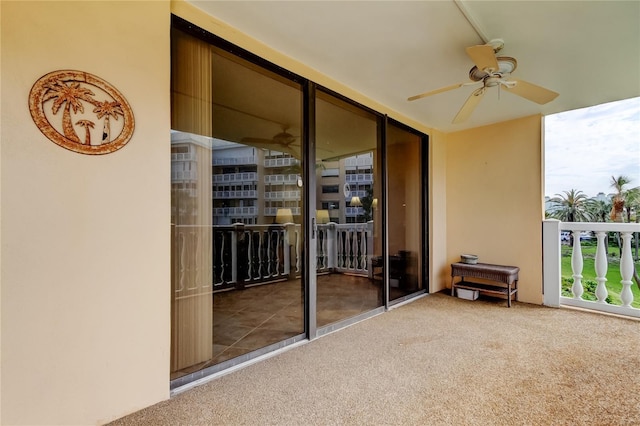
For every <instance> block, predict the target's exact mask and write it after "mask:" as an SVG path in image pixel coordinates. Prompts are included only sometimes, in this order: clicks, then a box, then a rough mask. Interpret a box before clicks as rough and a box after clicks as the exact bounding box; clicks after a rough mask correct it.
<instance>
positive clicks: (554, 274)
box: [543, 220, 640, 318]
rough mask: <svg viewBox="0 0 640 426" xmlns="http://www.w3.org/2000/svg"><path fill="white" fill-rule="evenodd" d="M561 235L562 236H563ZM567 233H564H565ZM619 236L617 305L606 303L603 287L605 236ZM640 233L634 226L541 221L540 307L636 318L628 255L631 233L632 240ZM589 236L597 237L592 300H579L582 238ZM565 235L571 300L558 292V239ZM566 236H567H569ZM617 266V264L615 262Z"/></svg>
mask: <svg viewBox="0 0 640 426" xmlns="http://www.w3.org/2000/svg"><path fill="white" fill-rule="evenodd" d="M563 232H564V233H563ZM567 232H568V233H567ZM611 232H612V233H617V234H618V235H619V238H620V241H621V244H622V250H621V256H620V259H619V269H620V276H621V278H622V279H621V281H620V285H621V291H620V300H621V304H620V305H613V304H609V303H607V301H606V299H607V297H608V296H609V293H610V288H608V286H607V271H608V269H609V266H610V265H609V260H608V258H607V244H608V242H607V240H608V233H611ZM638 232H640V224H638V223H594V222H559V221H557V220H545V221H544V222H543V258H544V278H543V279H544V304H545V305H548V306H556V307H558V306H561V305H567V306H575V307H580V308H584V309H590V310H595V311H602V312H608V313H614V314H619V315H626V316H631V317H636V318H640V309H638V308H636V307H633V306H632V304H633V303H634V294H633V291H632V288H633V286H634V285H635V284H634V282H633V281H632V280H633V272H634V259H633V253H632V240H633V238H634V237H633V235H634V233H635V235H636V238H637V236H638ZM591 233H593V234H594V235H595V237H596V238H597V245H596V250H595V256H594V260H593V262H594V269H595V272H596V277H595V280H596V282H597V287H596V289H595V296H596V299H597V300H595V301H589V300H585V299H584V298H583V294H584V286H583V278H584V277H583V275H582V273H583V269H584V260H585V259H584V256H583V254H582V250H583V244H585V243H584V241H583V239H584V238H585V236H586V235H590V234H591ZM563 235H564V236H567V237H566V238H568V240H569V241H570V244H572V251H571V274H572V277H573V284H572V287H571V293H572V296H571V297H567V296H563V295H562V292H561V285H562V278H561V272H562V271H561V270H562V263H561V261H562V252H561V244H562V238H563ZM569 236H570V237H569ZM609 250H610V251H613V250H616V251H617V250H618V247H617V246H616V247H609ZM616 263H617V262H616Z"/></svg>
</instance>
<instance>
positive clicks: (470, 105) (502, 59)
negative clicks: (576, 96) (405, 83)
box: [407, 39, 558, 124]
mask: <svg viewBox="0 0 640 426" xmlns="http://www.w3.org/2000/svg"><path fill="white" fill-rule="evenodd" d="M503 47H504V41H503V40H501V39H495V40H491V41H490V42H488V43H487V44H483V45H478V46H471V47H467V49H466V51H467V55H469V57H470V58H471V60H472V61H473V63H474V64H475V65H474V67H473V68H471V70H470V71H469V79H471V81H472V82H471V83H458V84H454V85H451V86H447V87H443V88H440V89H436V90H432V91H430V92H425V93H421V94H419V95H415V96H411V97H410V98H408V99H407V100H408V101H415V100H416V99H421V98H425V97H427V96H431V95H436V94H438V93H442V92H447V91H449V90H454V89H458V88H460V87H463V86H470V85H476V84H482V87H480V88H479V89H476V90H474V91H473V92H472V93H471V95H470V96H469V98H467V100H466V102H465V103H464V105H462V108H460V111H458V114H457V115H456V116H455V117H454V119H453V123H454V124H456V123H462V122H463V121H465V120H466V119H468V118H469V116H471V113H472V112H473V110H474V109H475V108H476V106H477V105H478V103H480V100H482V96H483V95H484V94H485V92H486V91H487V90H488V89H489V88H490V87H496V86H497V87H498V89H501V88H502V89H505V90H506V91H507V92H511V93H513V94H514V95H518V96H521V97H523V98H525V99H528V100H530V101H532V102H536V103H538V104H540V105H542V104H546V103H547V102H551V101H552V100H554V99H555V98H556V97H557V96H558V93H556V92H554V91H551V90H549V89H545V88H544V87H540V86H536V85H535V84H532V83H528V82H526V81H524V80H516V79H511V78H510V76H511V73H512V72H513V71H514V70H515V69H516V67H517V66H518V62H517V61H516V60H515V58H511V57H509V56H496V53H498V52H499V51H500V50H502V48H503Z"/></svg>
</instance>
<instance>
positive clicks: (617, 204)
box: [610, 175, 631, 222]
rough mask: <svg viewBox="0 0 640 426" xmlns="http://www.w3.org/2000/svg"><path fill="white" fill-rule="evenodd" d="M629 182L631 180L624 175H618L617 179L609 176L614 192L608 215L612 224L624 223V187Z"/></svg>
mask: <svg viewBox="0 0 640 426" xmlns="http://www.w3.org/2000/svg"><path fill="white" fill-rule="evenodd" d="M630 182H631V179H630V178H629V177H627V176H624V175H620V176H618V177H614V176H611V187H612V188H615V190H616V194H615V195H614V196H613V206H612V207H611V215H610V217H611V220H612V221H614V222H624V215H623V213H624V203H625V191H624V186H625V185H627V184H628V183H630Z"/></svg>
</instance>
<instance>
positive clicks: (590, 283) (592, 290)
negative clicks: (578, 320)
mask: <svg viewBox="0 0 640 426" xmlns="http://www.w3.org/2000/svg"><path fill="white" fill-rule="evenodd" d="M571 286H573V278H567V277H562V295H563V296H565V297H573V293H572V292H571ZM597 287H598V283H597V281H594V280H582V288H583V289H584V292H583V293H582V298H583V299H584V300H592V301H596V300H598V298H597V297H596V288H597ZM605 302H607V303H611V302H612V300H611V296H608V295H607V298H606V299H605Z"/></svg>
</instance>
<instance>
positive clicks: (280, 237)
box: [274, 229, 285, 277]
mask: <svg viewBox="0 0 640 426" xmlns="http://www.w3.org/2000/svg"><path fill="white" fill-rule="evenodd" d="M284 237H285V230H284V229H281V230H279V231H278V233H277V238H276V251H275V255H276V262H275V273H274V276H276V277H277V276H278V275H280V273H281V272H282V269H284V268H281V266H282V259H281V258H280V248H282V251H283V252H284V248H285V244H284Z"/></svg>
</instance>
